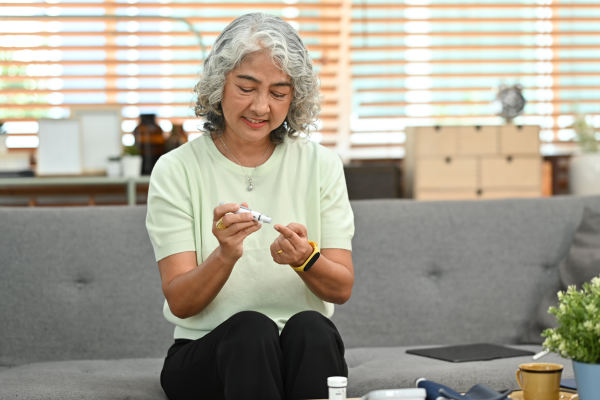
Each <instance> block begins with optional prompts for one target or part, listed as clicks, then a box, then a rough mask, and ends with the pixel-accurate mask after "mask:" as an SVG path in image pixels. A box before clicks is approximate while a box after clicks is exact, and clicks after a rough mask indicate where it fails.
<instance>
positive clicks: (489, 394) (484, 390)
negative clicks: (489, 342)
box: [417, 380, 511, 400]
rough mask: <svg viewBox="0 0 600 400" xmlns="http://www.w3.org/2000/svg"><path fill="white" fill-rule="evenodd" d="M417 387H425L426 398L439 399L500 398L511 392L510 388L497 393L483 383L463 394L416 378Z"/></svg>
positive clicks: (487, 399) (483, 399)
mask: <svg viewBox="0 0 600 400" xmlns="http://www.w3.org/2000/svg"><path fill="white" fill-rule="evenodd" d="M417 387H419V388H422V389H425V391H426V392H427V400H439V399H440V398H446V399H452V400H502V399H505V398H506V397H507V396H508V395H509V394H510V393H511V390H507V391H505V392H504V393H498V392H496V391H494V390H492V389H490V388H488V387H487V386H485V385H482V384H477V385H475V386H473V387H472V388H471V389H469V391H467V393H465V394H464V395H463V394H460V393H458V392H457V391H455V390H453V389H450V388H449V387H447V386H444V385H440V384H439V383H436V382H432V381H428V380H418V383H417Z"/></svg>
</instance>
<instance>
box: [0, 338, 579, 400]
mask: <svg viewBox="0 0 600 400" xmlns="http://www.w3.org/2000/svg"><path fill="white" fill-rule="evenodd" d="M515 347H517V348H523V349H527V350H532V351H539V350H540V349H541V347H539V346H515ZM406 349H407V347H395V348H382V347H379V348H377V347H375V348H357V349H350V350H348V351H347V352H346V361H347V363H348V369H349V373H350V375H349V379H348V383H349V385H348V397H360V396H362V395H364V394H366V393H368V392H370V391H371V390H377V389H390V388H409V387H413V385H414V381H415V380H416V379H417V378H421V377H425V378H427V379H429V380H433V381H436V382H439V383H442V384H445V385H448V386H450V387H452V388H453V389H456V390H459V391H464V390H467V389H469V388H470V387H472V386H473V385H475V384H477V383H483V384H485V385H486V386H489V387H491V388H493V389H496V390H502V389H508V388H512V389H516V388H517V383H516V381H515V371H516V370H517V368H518V365H519V364H522V363H526V362H531V357H516V358H505V359H502V360H494V361H481V362H469V363H449V362H445V361H439V360H434V359H431V358H426V357H419V356H415V355H411V354H406ZM541 361H543V362H557V363H560V364H563V365H564V366H565V369H564V371H563V377H564V378H572V377H573V369H572V367H571V362H570V361H567V360H564V359H561V358H560V357H558V356H557V355H554V354H549V355H547V356H546V357H544V358H543V359H542V360H541ZM162 364H163V359H161V358H146V359H125V360H108V361H106V360H93V361H89V360H86V361H60V362H48V363H37V364H28V365H23V366H20V367H15V368H11V369H9V370H5V371H4V372H0V398H1V399H5V398H6V399H8V398H10V399H27V400H38V399H40V400H41V399H44V400H55V399H56V400H71V399H77V400H79V399H86V400H104V399H106V400H113V399H128V400H136V399H144V400H146V399H148V400H166V399H167V398H166V396H165V395H164V393H163V390H162V388H161V387H160V381H159V376H160V370H161V368H162Z"/></svg>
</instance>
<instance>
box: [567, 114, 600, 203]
mask: <svg viewBox="0 0 600 400" xmlns="http://www.w3.org/2000/svg"><path fill="white" fill-rule="evenodd" d="M572 128H573V130H574V131H575V138H576V140H577V143H578V144H579V152H578V154H575V155H573V156H572V157H571V160H570V162H569V164H570V165H569V186H570V189H571V194H576V195H588V194H600V152H598V139H597V138H596V132H595V129H594V128H593V127H592V126H590V125H589V124H588V123H587V122H586V118H585V117H584V116H583V115H578V116H577V117H576V118H575V122H574V123H573V125H572Z"/></svg>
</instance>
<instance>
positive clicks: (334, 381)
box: [327, 376, 348, 387]
mask: <svg viewBox="0 0 600 400" xmlns="http://www.w3.org/2000/svg"><path fill="white" fill-rule="evenodd" d="M327 386H331V387H346V386H348V378H346V377H345V376H330V377H329V378H327Z"/></svg>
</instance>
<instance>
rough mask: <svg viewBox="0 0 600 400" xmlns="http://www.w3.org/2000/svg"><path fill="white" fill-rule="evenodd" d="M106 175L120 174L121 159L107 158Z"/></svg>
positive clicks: (115, 175)
mask: <svg viewBox="0 0 600 400" xmlns="http://www.w3.org/2000/svg"><path fill="white" fill-rule="evenodd" d="M140 169H141V167H140ZM106 176H110V177H111V178H116V177H119V176H121V159H120V158H119V159H112V160H111V159H109V160H108V162H107V163H106Z"/></svg>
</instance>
